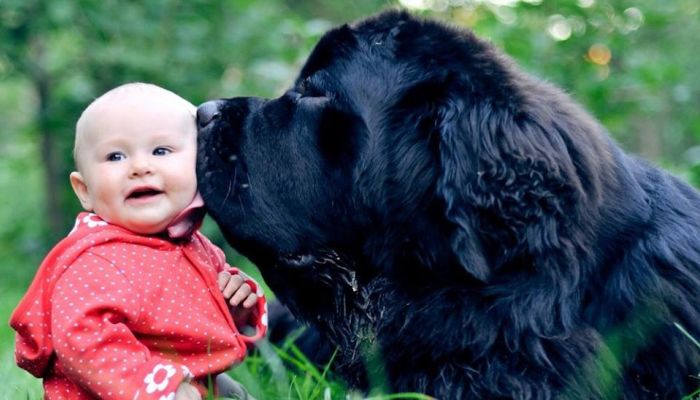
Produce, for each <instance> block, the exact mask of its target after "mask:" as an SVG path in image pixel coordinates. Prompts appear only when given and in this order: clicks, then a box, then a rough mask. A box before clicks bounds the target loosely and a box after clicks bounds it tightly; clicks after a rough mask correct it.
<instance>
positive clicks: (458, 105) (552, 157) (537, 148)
mask: <svg viewBox="0 0 700 400" xmlns="http://www.w3.org/2000/svg"><path fill="white" fill-rule="evenodd" d="M555 95H557V94H556V93H555ZM561 97H562V98H564V95H563V94H562V95H561ZM469 99H474V100H473V102H472V103H468V101H469ZM550 106H551V104H549V105H548V104H546V102H544V101H543V102H542V104H539V105H538V104H537V102H535V103H534V105H530V106H527V105H525V106H524V107H523V106H522V104H518V105H517V107H514V105H513V104H512V103H498V102H495V101H492V100H490V99H488V98H484V97H478V96H464V97H450V98H447V99H446V101H445V102H444V103H443V105H442V107H441V108H440V109H439V116H438V120H439V128H438V130H439V132H440V141H439V147H440V150H439V157H440V165H441V167H442V171H441V172H440V177H439V182H438V187H437V191H438V195H439V196H440V197H441V198H442V199H443V200H444V202H445V207H446V218H447V220H448V221H449V222H450V223H452V224H453V226H454V231H453V233H452V237H451V246H452V249H453V251H454V253H455V255H456V256H457V258H458V259H459V261H460V263H461V265H462V266H463V267H464V269H465V270H466V271H467V272H469V273H470V274H471V275H473V276H474V277H476V278H478V279H480V280H482V281H486V280H488V279H489V277H490V276H491V275H492V274H493V273H494V271H496V270H498V269H499V268H501V267H503V266H504V265H506V264H508V263H512V264H515V263H517V264H518V265H517V266H516V265H514V267H517V268H523V267H528V266H530V267H532V268H535V269H539V268H543V269H548V268H549V266H543V265H541V264H542V263H549V261H550V260H546V258H548V257H559V256H564V257H565V258H566V259H569V258H574V259H575V255H573V254H568V253H571V252H573V251H574V249H573V248H572V243H571V241H575V240H577V238H576V237H574V236H576V233H575V231H576V230H577V229H579V230H580V229H582V228H581V227H579V226H576V225H577V224H581V226H583V224H582V223H581V217H582V214H584V213H585V212H586V211H585V210H584V207H583V206H584V202H583V201H581V200H582V197H584V196H589V197H595V196H596V195H597V192H598V186H599V182H597V181H596V180H597V177H596V175H595V174H594V173H592V172H591V171H592V170H593V169H594V168H595V166H594V165H593V164H594V161H593V158H592V157H591V154H592V151H591V149H586V147H590V145H591V143H592V142H587V140H588V139H582V137H584V136H586V133H587V132H571V131H570V130H571V129H574V130H576V129H579V130H580V129H581V128H580V126H581V125H583V126H585V125H586V124H585V122H586V121H576V120H575V119H576V115H577V114H576V112H577V110H576V109H572V110H569V111H572V113H571V114H567V113H562V115H557V110H553V109H551V108H549V107H550ZM528 107H530V108H528ZM538 107H540V108H539V109H538ZM574 108H575V107H574ZM560 111H561V110H560ZM564 111H567V110H564ZM557 118H561V121H560V122H556V121H557ZM572 119H573V120H572ZM577 125H578V127H577ZM584 187H585V188H586V190H587V192H588V194H586V195H584V190H583V188H584ZM562 252H564V253H567V254H562ZM550 264H556V265H560V264H561V263H557V262H555V263H550ZM551 272H552V273H556V271H551ZM560 272H561V271H560Z"/></svg>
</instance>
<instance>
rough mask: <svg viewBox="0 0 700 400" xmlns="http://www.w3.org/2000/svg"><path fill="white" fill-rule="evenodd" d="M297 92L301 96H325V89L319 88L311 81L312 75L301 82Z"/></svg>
mask: <svg viewBox="0 0 700 400" xmlns="http://www.w3.org/2000/svg"><path fill="white" fill-rule="evenodd" d="M296 92H297V93H298V94H299V95H300V96H301V97H324V96H325V94H324V93H323V91H321V90H318V88H317V87H316V86H315V85H313V83H312V82H311V77H310V76H309V77H306V78H304V80H302V81H301V82H299V84H298V85H297V87H296Z"/></svg>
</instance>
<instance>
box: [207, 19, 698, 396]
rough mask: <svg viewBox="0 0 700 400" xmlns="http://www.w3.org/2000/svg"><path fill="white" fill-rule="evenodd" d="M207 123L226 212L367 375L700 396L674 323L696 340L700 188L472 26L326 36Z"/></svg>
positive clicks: (302, 310)
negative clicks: (631, 151) (276, 78)
mask: <svg viewBox="0 0 700 400" xmlns="http://www.w3.org/2000/svg"><path fill="white" fill-rule="evenodd" d="M198 117H199V124H200V154H199V156H200V158H199V164H198V176H199V181H200V185H201V186H200V190H201V193H202V195H203V196H204V199H205V201H206V203H207V205H208V207H209V210H210V212H211V214H212V216H213V217H214V219H215V220H216V221H217V222H218V224H219V225H220V226H221V228H222V230H223V232H224V234H225V236H226V237H227V239H228V240H229V241H230V243H231V244H232V245H233V246H234V247H236V248H237V249H239V250H240V251H241V252H243V254H245V255H247V256H248V257H250V258H251V260H253V261H254V262H255V263H256V264H257V265H258V266H259V267H260V268H261V270H262V273H263V276H264V278H265V280H266V281H267V282H268V283H269V285H270V286H271V287H272V288H273V290H274V291H275V293H276V294H277V296H278V297H279V299H281V301H282V302H284V303H285V304H286V305H287V306H288V307H289V308H290V309H291V310H292V312H293V313H294V314H295V315H296V316H297V317H298V318H299V319H301V320H303V321H305V322H307V323H309V324H311V325H312V326H313V327H314V328H315V329H317V330H318V332H320V333H321V335H322V336H323V337H325V338H326V339H328V340H330V342H331V343H333V344H334V345H336V346H338V347H339V349H340V350H339V353H338V357H337V360H336V364H335V366H336V368H337V369H338V370H339V371H340V372H341V373H342V374H343V375H344V376H345V377H346V378H347V379H348V381H349V382H350V383H351V384H353V385H356V386H360V387H366V385H367V384H368V373H369V374H373V373H374V372H376V371H374V370H373V369H375V368H376V369H381V370H382V373H383V374H384V376H386V377H387V379H388V382H389V384H390V386H391V389H392V390H396V391H419V392H425V393H428V394H431V395H434V396H436V397H438V398H445V399H457V398H483V399H499V398H516V399H548V398H560V397H563V398H576V399H595V398H615V397H616V396H618V395H619V396H621V397H624V398H627V399H646V398H679V397H681V396H682V395H684V394H687V393H689V392H690V391H692V390H694V389H695V388H697V382H698V381H697V379H695V375H696V374H697V373H698V371H699V368H700V353H699V351H698V348H696V347H695V346H694V344H693V343H692V342H691V341H690V340H689V339H687V338H686V337H685V336H684V335H683V333H681V331H680V330H679V329H678V328H677V327H676V326H674V323H678V324H680V325H682V326H683V327H685V329H686V330H688V331H689V332H690V333H691V334H692V335H695V337H698V338H700V315H699V314H698V312H699V311H700V298H699V294H700V196H699V195H698V193H697V192H696V191H694V190H693V189H691V188H690V187H689V186H688V185H686V184H685V183H683V182H681V181H680V180H678V179H676V178H674V177H672V176H670V175H669V174H667V173H664V172H662V171H661V170H659V169H657V168H655V167H653V166H651V165H650V164H648V163H646V162H644V161H641V160H639V159H636V158H634V157H631V156H629V155H626V154H624V153H623V152H622V151H621V150H620V148H619V147H618V146H617V145H616V144H615V143H614V142H613V141H612V140H611V139H610V138H609V136H608V135H607V133H606V132H605V130H604V129H603V128H602V127H601V126H600V125H599V124H598V123H597V122H596V121H595V120H594V119H593V118H592V117H591V116H590V115H589V114H587V113H586V112H585V111H584V110H583V109H582V108H581V107H579V106H578V105H577V104H575V103H574V102H573V101H572V100H571V99H570V98H569V97H568V96H567V95H565V94H564V93H563V92H562V91H560V90H559V89H557V88H556V87H553V86H552V85H549V84H547V83H544V82H542V81H539V80H537V79H535V78H533V77H531V76H528V75H527V74H525V73H523V72H522V71H520V70H519V69H518V68H517V67H516V66H515V65H514V64H513V62H512V61H511V60H510V59H509V58H507V57H506V56H504V55H502V54H501V53H499V52H498V51H497V50H496V49H494V48H493V47H492V46H491V45H489V44H487V43H486V42H484V41H482V40H480V39H478V38H476V37H475V36H473V34H472V33H471V32H469V31H466V30H461V29H456V28H452V27H448V26H445V25H443V24H441V23H437V22H433V21H426V20H420V19H417V18H414V17H413V16H411V15H409V14H407V13H404V12H394V11H392V12H386V13H382V14H380V15H378V16H375V17H372V18H369V19H366V20H363V21H360V22H358V23H355V24H352V25H345V26H342V27H339V28H337V29H334V30H332V31H330V32H328V33H327V34H326V35H325V36H324V37H323V38H322V39H321V40H320V42H319V43H318V45H317V46H316V47H315V49H314V50H313V52H312V54H311V56H310V57H309V59H308V61H307V63H306V64H305V66H304V67H303V69H302V71H301V73H300V75H299V77H298V79H297V80H296V83H295V85H294V86H293V87H292V88H291V89H290V90H289V91H288V92H286V93H285V94H284V95H282V96H281V97H280V98H277V99H273V100H263V99H259V98H232V99H228V100H224V101H217V102H209V103H207V104H205V105H202V106H201V107H200V109H199V116H198ZM363 349H377V350H378V351H379V353H380V354H381V357H379V359H380V360H381V363H379V364H377V363H369V364H367V363H365V362H364V361H366V360H365V359H363V357H362V354H363V353H366V352H363ZM367 365H369V366H370V367H366V366H367ZM380 367H381V368H380ZM368 368H369V371H368ZM370 376H371V375H370Z"/></svg>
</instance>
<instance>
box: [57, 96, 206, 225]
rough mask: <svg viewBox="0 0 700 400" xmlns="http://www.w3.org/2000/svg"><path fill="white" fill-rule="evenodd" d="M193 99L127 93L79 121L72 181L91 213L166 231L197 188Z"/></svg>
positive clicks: (115, 222) (103, 103) (83, 203)
mask: <svg viewBox="0 0 700 400" xmlns="http://www.w3.org/2000/svg"><path fill="white" fill-rule="evenodd" d="M186 105H187V103H186V102H185V101H184V100H182V99H179V98H177V97H175V96H174V95H168V94H165V93H163V94H161V93H157V92H155V93H150V92H147V93H136V94H124V95H121V96H119V97H118V98H113V99H108V100H106V101H103V102H101V103H100V104H98V105H96V106H95V107H93V109H91V110H89V112H86V114H87V115H86V114H84V115H83V117H82V118H81V119H82V120H83V121H82V125H80V128H79V130H82V132H80V133H79V136H78V140H79V145H78V154H77V156H76V157H77V159H78V163H79V168H80V171H79V172H74V173H73V174H71V184H72V185H73V188H74V190H75V192H76V194H77V195H78V198H79V199H80V202H81V204H82V205H83V207H84V208H85V209H87V210H92V211H94V212H95V213H97V214H98V215H99V216H100V217H102V218H103V219H105V220H107V221H109V222H111V223H114V224H116V225H120V226H122V227H125V228H127V229H129V230H131V231H134V232H137V233H141V234H153V233H158V232H162V231H163V230H165V229H166V228H167V227H168V225H169V224H170V223H171V222H172V221H173V220H174V219H175V217H177V216H178V214H179V213H180V212H181V211H182V210H183V209H184V208H185V207H186V206H187V205H188V204H189V203H190V202H191V201H192V199H193V197H194V195H195V193H196V191H197V177H196V174H195V162H196V153H197V131H196V126H195V119H194V116H193V115H192V113H191V111H190V110H188V109H187V107H186Z"/></svg>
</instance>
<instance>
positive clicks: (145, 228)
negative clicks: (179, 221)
mask: <svg viewBox="0 0 700 400" xmlns="http://www.w3.org/2000/svg"><path fill="white" fill-rule="evenodd" d="M174 219H175V216H172V217H171V218H167V219H162V218H159V219H154V220H152V221H149V220H148V218H143V219H139V220H137V221H129V220H125V221H122V222H121V223H118V222H116V224H117V225H119V226H121V227H123V228H126V229H128V230H130V231H131V232H134V233H136V234H139V235H157V234H159V233H163V232H165V230H166V229H167V228H168V226H169V225H170V224H171V223H172V221H173V220H174Z"/></svg>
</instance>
